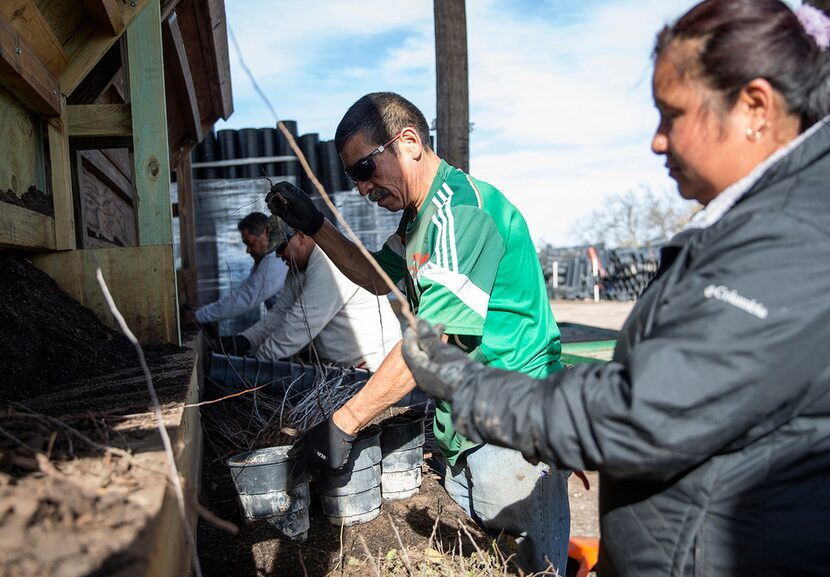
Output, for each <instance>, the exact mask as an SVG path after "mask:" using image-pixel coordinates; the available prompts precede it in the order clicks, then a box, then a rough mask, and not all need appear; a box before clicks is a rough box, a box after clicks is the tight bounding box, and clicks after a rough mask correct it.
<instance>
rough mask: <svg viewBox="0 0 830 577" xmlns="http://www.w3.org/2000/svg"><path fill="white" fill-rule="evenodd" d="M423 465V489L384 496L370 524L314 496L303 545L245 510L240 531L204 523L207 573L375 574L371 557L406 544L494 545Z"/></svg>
mask: <svg viewBox="0 0 830 577" xmlns="http://www.w3.org/2000/svg"><path fill="white" fill-rule="evenodd" d="M422 470H423V474H424V475H423V481H422V485H421V491H420V493H419V494H417V495H415V496H413V497H411V498H410V499H407V500H403V501H384V502H383V504H382V506H381V514H380V516H379V517H377V518H376V519H374V520H373V521H370V522H368V523H365V524H362V525H354V526H352V527H343V528H342V529H341V527H340V526H338V525H333V524H331V523H330V522H329V521H328V520H327V519H326V518H325V516H324V515H323V512H322V510H321V508H320V502H319V498H317V497H316V496H312V504H311V508H310V512H309V515H310V529H309V532H308V538H307V540H306V541H305V542H303V543H295V542H292V541H289V540H286V539H281V538H279V537H278V536H277V535H276V534H275V532H274V530H273V529H272V528H271V527H269V526H251V525H248V526H246V525H245V524H244V523H243V522H242V520H241V519H240V518H239V515H238V514H236V515H233V516H232V520H233V521H235V522H236V523H238V524H239V526H240V532H239V534H238V535H236V536H231V535H228V534H227V533H225V532H224V531H222V530H221V529H217V528H216V527H214V526H212V525H210V524H207V523H205V522H200V524H199V533H198V541H199V554H200V559H201V562H202V570H203V572H204V574H205V575H206V576H207V577H211V576H213V577H220V576H221V577H224V576H227V575H246V576H251V577H254V576H256V577H265V576H279V577H304V576H305V575H308V576H309V577H313V576H322V575H329V574H332V575H346V576H354V577H358V576H363V575H372V574H373V572H372V569H371V568H370V567H369V563H371V562H372V561H367V560H368V559H369V555H371V556H372V560H374V561H377V560H384V561H385V560H387V559H389V555H390V552H392V551H394V552H393V553H391V555H395V554H400V551H402V550H404V549H407V550H411V551H412V552H413V554H414V552H418V551H419V552H423V551H425V550H428V549H432V550H434V551H436V552H440V551H443V552H445V553H446V552H449V551H452V550H457V548H458V543H461V546H462V550H463V555H464V556H470V555H475V547H476V546H477V547H479V548H480V549H482V550H487V549H488V547H489V546H490V544H491V539H490V538H488V537H487V536H486V535H485V534H483V533H482V532H481V531H479V530H478V529H477V528H476V527H475V525H474V524H473V523H472V522H470V521H469V519H466V515H465V514H464V512H463V511H462V510H461V508H460V507H459V506H458V505H456V504H455V503H454V502H453V501H452V500H451V499H450V498H449V497H448V496H447V494H446V492H445V491H444V489H443V487H441V486H440V485H439V484H438V475H437V474H436V473H435V472H434V471H433V470H432V469H431V468H430V467H429V466H427V465H424V466H423V469H422ZM234 505H235V503H234ZM461 524H463V525H464V527H466V529H467V531H469V533H470V536H469V537H468V536H467V534H466V533H465V532H464V530H463V529H461ZM471 538H472V540H471ZM473 540H474V541H475V543H476V545H475V546H474V545H473V544H472V542H473ZM364 543H365V547H364ZM505 546H507V547H509V545H505ZM383 574H384V575H387V574H389V573H383ZM513 574H515V573H513Z"/></svg>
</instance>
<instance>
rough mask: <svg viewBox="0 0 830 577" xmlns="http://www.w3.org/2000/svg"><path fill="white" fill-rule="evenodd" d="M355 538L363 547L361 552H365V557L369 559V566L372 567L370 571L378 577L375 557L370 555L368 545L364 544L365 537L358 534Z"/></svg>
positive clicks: (378, 572)
mask: <svg viewBox="0 0 830 577" xmlns="http://www.w3.org/2000/svg"><path fill="white" fill-rule="evenodd" d="M357 540H358V541H360V545H361V546H362V547H363V552H364V553H366V557H367V558H368V559H369V566H370V567H371V568H372V573H374V574H375V577H380V571H379V570H378V568H377V567H376V566H375V558H374V557H372V554H371V553H369V546H368V545H366V539H364V538H363V535H358V536H357Z"/></svg>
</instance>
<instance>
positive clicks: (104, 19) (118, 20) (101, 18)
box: [83, 0, 124, 36]
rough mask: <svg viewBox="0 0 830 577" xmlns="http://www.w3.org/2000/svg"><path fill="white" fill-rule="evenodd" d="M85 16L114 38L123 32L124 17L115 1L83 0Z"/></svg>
mask: <svg viewBox="0 0 830 577" xmlns="http://www.w3.org/2000/svg"><path fill="white" fill-rule="evenodd" d="M83 4H84V8H86V11H87V14H89V17H90V18H92V19H93V20H94V21H95V22H96V23H97V24H98V26H100V27H101V28H103V29H104V30H105V31H106V32H108V33H109V34H115V35H116V36H117V35H119V34H121V32H123V30H124V17H123V16H122V15H121V9H120V8H118V3H117V2H116V1H115V0H83Z"/></svg>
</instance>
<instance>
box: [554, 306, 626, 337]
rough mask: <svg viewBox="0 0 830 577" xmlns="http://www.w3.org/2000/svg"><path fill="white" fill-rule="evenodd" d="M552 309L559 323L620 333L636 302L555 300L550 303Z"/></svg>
mask: <svg viewBox="0 0 830 577" xmlns="http://www.w3.org/2000/svg"><path fill="white" fill-rule="evenodd" d="M550 307H551V310H553V316H554V317H555V318H556V321H557V322H560V323H579V324H583V325H590V326H593V327H600V328H603V329H611V330H615V331H618V330H620V329H621V328H622V326H623V323H624V322H625V319H626V318H627V317H628V315H629V313H630V312H631V309H632V308H634V302H633V301H632V302H619V301H600V302H598V303H594V302H590V301H566V300H554V301H551V302H550Z"/></svg>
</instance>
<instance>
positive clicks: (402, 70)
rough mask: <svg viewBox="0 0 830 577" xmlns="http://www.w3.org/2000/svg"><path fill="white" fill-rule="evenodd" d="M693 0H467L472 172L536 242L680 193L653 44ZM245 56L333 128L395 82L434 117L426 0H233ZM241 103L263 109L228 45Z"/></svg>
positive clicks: (313, 122) (326, 132)
mask: <svg viewBox="0 0 830 577" xmlns="http://www.w3.org/2000/svg"><path fill="white" fill-rule="evenodd" d="M692 5H693V2H690V1H689V0H542V1H535V2H534V1H531V0H519V1H506V0H467V35H468V57H469V72H470V120H471V122H473V123H474V129H473V132H472V134H471V135H470V172H471V174H472V175H473V176H475V177H476V178H479V179H482V180H485V181H488V182H490V183H492V184H493V185H495V186H496V187H497V188H499V189H500V190H501V191H502V192H504V193H505V195H507V197H508V198H509V199H510V200H511V201H512V202H513V204H515V205H516V206H517V207H518V208H519V209H520V210H521V211H522V213H523V214H524V215H525V218H526V219H527V221H528V226H529V227H530V231H531V235H532V236H533V238H534V240H535V241H536V242H537V243H541V242H544V241H547V242H552V243H554V244H558V245H569V244H574V243H576V242H577V238H576V237H575V235H574V234H572V233H573V226H574V223H575V222H576V221H577V220H578V219H579V218H580V217H582V216H584V215H585V214H587V213H589V212H590V211H592V210H594V209H596V208H598V207H600V206H601V205H602V202H603V198H604V197H606V196H607V195H609V194H614V193H622V192H625V191H628V190H631V189H636V188H638V187H639V186H640V185H647V186H650V187H652V188H654V189H656V190H663V189H672V190H674V189H675V186H674V183H673V182H672V181H671V180H670V179H669V178H668V177H667V175H666V171H665V168H664V167H663V160H662V159H661V158H659V157H656V156H654V155H653V154H652V153H651V152H650V149H649V145H650V141H651V135H652V133H653V130H654V128H655V126H656V124H657V115H656V112H655V111H654V107H653V105H652V101H651V69H652V64H651V60H650V52H651V49H652V44H653V40H654V36H655V34H656V32H657V30H658V29H659V28H660V27H661V26H662V25H663V24H664V23H666V22H668V21H670V20H673V19H675V18H676V17H677V16H679V15H681V14H682V13H683V12H684V11H685V10H687V9H688V8H690V7H691V6H692ZM225 9H226V12H227V18H228V23H229V25H230V26H231V28H233V30H234V32H235V33H236V37H237V40H238V41H239V44H240V46H241V49H242V51H243V54H244V56H245V60H246V62H247V64H248V66H249V68H251V70H252V71H253V72H254V74H255V75H256V77H257V79H258V81H259V83H260V85H261V86H262V87H263V89H264V90H265V92H266V93H267V94H268V95H269V98H270V99H271V101H272V103H273V105H274V107H275V108H276V109H277V112H278V113H279V114H280V116H281V118H283V119H293V120H296V121H297V122H298V123H299V130H300V133H306V132H318V133H320V136H321V138H323V139H327V138H332V137H333V136H334V131H335V129H336V127H337V123H338V122H339V120H340V118H341V117H342V115H343V113H344V112H345V111H346V109H347V108H348V107H349V105H351V104H352V103H353V102H354V101H355V100H357V99H358V98H359V97H360V96H362V95H363V94H365V93H367V92H372V91H375V90H392V91H395V92H399V93H401V94H402V95H404V96H405V97H407V98H408V99H410V100H411V101H412V102H414V103H415V104H416V105H417V106H418V107H419V108H421V110H423V112H424V114H425V115H426V117H427V120H428V121H431V120H432V119H433V118H435V52H434V36H433V15H432V1H430V0H397V1H395V2H388V1H386V2H382V1H374V0H371V1H370V0H318V1H317V2H313V3H312V2H287V1H279V2H274V1H273V0H270V1H266V0H227V1H226V3H225ZM230 57H231V75H232V83H233V95H234V109H235V112H234V114H233V115H232V116H231V118H230V119H229V120H228V121H227V122H224V123H223V122H220V123H219V124H218V125H217V126H216V129H217V130H219V129H222V128H243V127H248V126H253V127H260V126H267V125H271V124H272V120H271V117H270V115H269V113H268V111H267V109H266V108H265V106H264V105H263V104H262V102H261V101H260V100H259V98H258V97H257V96H256V94H255V93H254V91H253V89H252V87H251V85H250V83H249V81H248V79H247V77H246V76H245V75H244V73H243V72H242V69H241V68H240V67H239V64H238V60H237V57H236V54H235V52H234V50H233V47H231V55H230Z"/></svg>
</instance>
